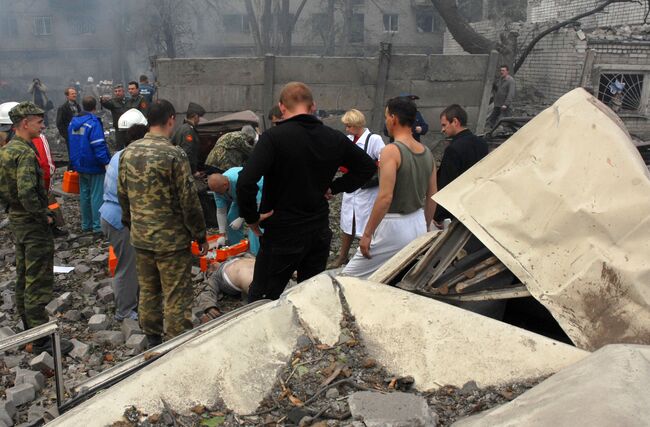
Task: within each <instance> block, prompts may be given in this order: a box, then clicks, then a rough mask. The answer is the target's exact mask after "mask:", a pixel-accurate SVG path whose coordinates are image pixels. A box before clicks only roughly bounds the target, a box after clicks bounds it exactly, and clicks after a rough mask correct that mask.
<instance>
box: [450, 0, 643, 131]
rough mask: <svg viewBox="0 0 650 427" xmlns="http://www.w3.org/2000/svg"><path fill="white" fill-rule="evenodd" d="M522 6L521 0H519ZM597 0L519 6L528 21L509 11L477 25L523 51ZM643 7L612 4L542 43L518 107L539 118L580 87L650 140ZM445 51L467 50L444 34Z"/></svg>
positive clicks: (522, 76) (525, 72) (525, 68)
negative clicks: (511, 40)
mask: <svg viewBox="0 0 650 427" xmlns="http://www.w3.org/2000/svg"><path fill="white" fill-rule="evenodd" d="M520 3H521V2H520ZM599 3H600V2H598V1H596V0H573V1H567V0H528V2H527V4H526V5H522V4H519V7H518V9H519V11H520V12H523V11H525V20H516V19H514V18H513V16H511V15H508V14H502V15H500V16H493V17H492V18H491V19H486V20H482V21H479V22H474V23H472V24H471V25H472V27H473V28H474V29H475V30H476V31H477V32H478V33H480V34H482V35H484V36H485V37H487V38H488V39H490V40H493V41H497V40H499V38H500V37H502V35H503V34H514V35H516V40H517V53H518V54H520V53H521V50H522V49H523V48H524V47H525V46H526V45H527V44H528V43H529V42H530V41H531V40H532V39H533V38H534V37H535V36H536V35H537V34H539V33H540V32H541V31H543V30H545V29H547V28H549V27H551V26H552V25H554V24H556V23H558V22H562V21H565V20H568V19H570V18H572V17H574V16H576V15H579V14H581V13H585V12H587V11H589V10H592V9H594V8H595V7H596V6H598V4H599ZM646 20H647V4H645V3H644V2H623V3H613V4H611V5H609V6H607V8H606V9H605V10H604V11H603V12H601V13H595V14H593V15H590V16H587V17H585V18H582V19H580V20H579V22H575V23H571V24H569V25H567V26H565V27H563V28H561V29H559V30H558V31H556V32H553V33H551V34H549V35H547V36H545V37H544V38H543V39H541V40H540V41H539V43H537V44H536V45H535V47H534V48H533V50H532V52H531V53H530V54H529V55H528V57H527V58H526V60H525V62H524V63H523V64H522V66H521V68H520V69H519V70H518V71H517V73H516V75H515V77H516V80H517V89H518V97H517V101H518V102H517V104H516V106H515V109H516V110H517V111H518V112H519V113H521V114H523V115H534V114H537V113H538V112H539V106H540V105H541V106H548V105H550V104H552V103H553V102H554V101H555V100H556V99H558V98H559V97H560V96H562V95H563V94H565V93H567V92H568V91H570V90H572V89H574V88H576V87H586V88H590V89H591V90H593V92H594V94H596V95H597V97H598V99H599V100H601V101H603V102H604V103H605V104H607V105H608V106H610V108H612V109H613V110H615V111H616V112H617V114H618V115H619V116H620V117H621V118H622V119H623V121H624V122H625V124H626V126H627V127H628V129H629V131H630V133H631V134H632V135H633V136H636V137H638V138H640V139H643V140H647V139H649V138H650V122H649V121H648V115H649V113H650V110H649V109H650V59H649V58H650V24H649V23H647V22H646ZM443 52H444V53H445V54H460V53H463V50H462V49H461V47H460V46H459V45H458V43H456V42H455V40H454V39H453V37H452V36H451V34H450V33H449V32H448V31H447V32H446V33H445V39H444V46H443Z"/></svg>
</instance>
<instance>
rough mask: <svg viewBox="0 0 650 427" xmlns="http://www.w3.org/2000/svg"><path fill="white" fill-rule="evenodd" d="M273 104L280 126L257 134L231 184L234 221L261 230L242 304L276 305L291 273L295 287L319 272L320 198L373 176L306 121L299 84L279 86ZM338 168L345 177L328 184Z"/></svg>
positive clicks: (323, 244) (308, 109)
mask: <svg viewBox="0 0 650 427" xmlns="http://www.w3.org/2000/svg"><path fill="white" fill-rule="evenodd" d="M278 106H279V107H280V110H281V112H282V118H283V121H282V124H281V125H280V126H274V127H272V128H270V129H268V130H267V131H266V132H264V133H263V134H262V135H261V136H260V139H259V142H258V143H257V144H256V145H255V149H254V150H253V153H252V154H251V157H250V158H249V159H248V162H247V163H246V165H245V166H244V169H243V170H242V172H241V173H240V174H239V181H238V183H237V195H238V198H239V210H240V216H241V217H242V218H244V219H245V220H246V222H247V223H248V225H249V226H250V227H251V228H252V229H253V230H255V231H256V232H257V234H258V235H261V233H262V231H261V230H260V227H263V228H264V238H263V239H262V241H261V246H260V250H259V253H258V254H257V259H256V262H255V273H254V278H253V283H252V284H251V287H250V290H249V293H248V301H249V302H253V301H256V300H259V299H262V298H269V299H277V298H278V297H279V296H280V294H282V292H283V291H284V288H285V286H286V284H287V282H288V281H289V279H290V278H291V276H292V275H293V272H294V271H297V272H298V281H299V282H301V281H303V280H306V279H309V278H310V277H312V276H315V275H316V274H318V273H321V272H322V271H324V270H325V266H326V264H327V257H328V256H329V250H330V241H331V238H332V232H331V231H330V229H329V206H328V202H327V200H328V199H329V198H331V197H332V194H337V193H340V192H352V191H355V190H356V189H357V188H359V187H361V186H362V185H363V184H365V183H366V182H367V181H368V180H369V179H370V177H371V176H372V175H373V174H374V173H375V171H376V170H377V167H376V165H375V163H374V162H373V161H372V159H371V158H370V156H368V155H367V154H366V153H365V152H364V151H363V149H362V148H359V147H357V145H356V144H352V143H350V140H349V139H348V137H347V136H345V135H344V134H343V133H341V132H339V131H337V130H334V129H331V128H329V127H327V126H325V125H324V124H323V123H322V122H321V121H320V120H319V119H318V118H317V117H316V116H314V115H313V112H314V111H315V110H316V104H315V103H314V98H313V95H312V92H311V89H309V87H308V86H307V85H306V84H304V83H300V82H292V83H288V84H287V85H285V86H284V88H283V89H282V92H281V94H280V102H279V104H278ZM339 166H346V167H347V169H348V173H346V174H345V175H343V176H342V177H340V178H337V179H334V176H335V174H336V172H337V171H338V168H339ZM262 177H264V188H263V191H262V201H261V205H260V206H259V207H258V203H257V200H256V197H257V193H258V187H257V183H258V181H259V180H260V178H262Z"/></svg>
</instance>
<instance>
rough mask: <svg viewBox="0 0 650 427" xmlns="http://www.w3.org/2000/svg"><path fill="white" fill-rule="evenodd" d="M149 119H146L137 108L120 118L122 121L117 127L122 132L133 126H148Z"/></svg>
mask: <svg viewBox="0 0 650 427" xmlns="http://www.w3.org/2000/svg"><path fill="white" fill-rule="evenodd" d="M147 124H148V123H147V119H146V118H145V117H144V114H142V112H140V110H137V109H135V108H131V109H130V110H128V111H127V112H126V113H124V114H122V115H121V116H120V119H119V120H118V121H117V127H118V128H119V129H120V130H127V129H128V128H130V127H131V126H133V125H145V126H146V125H147Z"/></svg>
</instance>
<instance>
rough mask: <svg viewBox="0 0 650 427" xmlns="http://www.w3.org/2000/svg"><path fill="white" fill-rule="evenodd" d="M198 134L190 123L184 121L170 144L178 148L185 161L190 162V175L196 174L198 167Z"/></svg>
mask: <svg viewBox="0 0 650 427" xmlns="http://www.w3.org/2000/svg"><path fill="white" fill-rule="evenodd" d="M198 143H199V134H198V133H197V132H196V129H195V128H194V126H192V123H190V122H188V121H184V122H183V124H182V125H181V127H180V128H178V130H177V131H176V133H175V134H174V136H173V137H172V144H174V145H176V146H178V147H180V148H181V149H183V151H185V154H187V159H188V160H189V161H190V169H191V170H192V174H194V173H195V172H196V169H197V167H198V165H199V164H198V147H197V144H198Z"/></svg>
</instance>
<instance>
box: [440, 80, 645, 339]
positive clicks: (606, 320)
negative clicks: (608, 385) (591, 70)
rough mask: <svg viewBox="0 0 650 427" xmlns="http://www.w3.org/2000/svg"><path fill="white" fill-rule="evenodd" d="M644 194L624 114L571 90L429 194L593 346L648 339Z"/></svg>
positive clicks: (577, 336) (640, 168)
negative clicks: (477, 161)
mask: <svg viewBox="0 0 650 427" xmlns="http://www.w3.org/2000/svg"><path fill="white" fill-rule="evenodd" d="M649 195H650V176H649V174H648V170H647V168H646V166H645V164H644V163H643V160H642V159H641V157H640V156H639V153H638V151H637V149H636V148H635V146H634V144H632V142H631V140H630V136H629V134H628V133H627V131H626V129H625V127H624V125H623V123H622V122H621V121H620V119H618V117H617V116H616V115H614V113H613V112H612V111H611V110H609V108H608V107H606V106H605V105H604V104H602V103H601V102H599V101H598V100H596V99H595V98H594V97H592V96H591V95H589V94H588V93H587V92H586V91H584V90H582V89H576V90H573V91H571V92H569V93H568V94H566V95H565V96H563V97H562V98H560V99H559V100H558V101H557V102H556V103H555V104H554V105H553V106H552V107H550V108H548V109H547V110H545V111H543V112H542V113H541V114H539V115H538V116H537V117H535V118H534V119H533V120H532V121H531V122H529V123H528V124H527V125H526V126H524V127H523V128H522V129H521V130H519V131H518V132H517V133H516V134H515V135H514V136H513V137H512V138H510V139H509V140H508V141H507V142H506V143H505V144H503V145H502V146H501V147H499V148H498V149H497V150H495V151H493V152H492V153H491V154H490V155H489V156H488V157H486V158H484V159H483V160H482V161H481V162H479V163H478V164H477V165H475V166H474V167H473V168H471V169H470V170H469V171H467V172H466V173H465V174H463V175H462V176H461V177H459V178H457V179H456V180H455V181H453V182H452V183H451V184H450V185H448V186H447V187H445V188H444V189H443V190H442V191H440V192H439V193H438V194H436V195H435V196H434V199H435V200H436V201H437V202H438V203H440V204H441V205H442V206H444V207H445V208H446V209H447V210H449V211H450V212H451V213H452V214H453V215H454V216H456V217H457V218H458V219H459V220H460V221H462V222H463V223H464V224H465V225H466V226H467V228H469V229H470V230H471V231H472V233H474V235H476V236H477V237H478V238H479V239H480V240H481V241H482V242H483V243H484V244H485V245H486V246H487V247H488V248H489V249H490V250H491V251H492V252H493V253H494V254H495V255H496V256H497V257H498V258H499V259H500V260H501V261H502V262H503V263H504V264H505V265H506V266H507V267H508V268H509V269H510V270H511V271H512V272H513V273H514V274H515V275H516V276H517V277H518V278H519V279H520V280H521V281H522V283H524V284H525V285H526V286H527V288H528V289H529V291H530V292H531V294H532V295H533V296H534V297H535V298H536V299H537V300H538V301H540V302H541V303H542V304H543V305H544V306H546V307H547V308H548V309H549V311H550V312H551V313H552V314H553V316H554V317H555V318H556V319H557V321H558V322H559V323H560V325H561V326H562V328H563V329H564V330H565V332H566V333H567V334H568V335H569V337H570V338H571V339H572V340H573V342H574V343H575V344H576V345H577V346H578V347H580V348H583V349H588V350H594V349H597V348H600V347H602V346H603V345H605V344H609V343H650V285H649V284H650V263H649V262H648V255H649V254H650V197H649Z"/></svg>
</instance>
